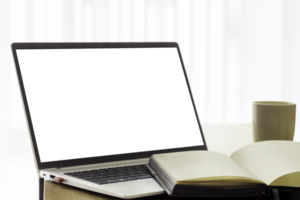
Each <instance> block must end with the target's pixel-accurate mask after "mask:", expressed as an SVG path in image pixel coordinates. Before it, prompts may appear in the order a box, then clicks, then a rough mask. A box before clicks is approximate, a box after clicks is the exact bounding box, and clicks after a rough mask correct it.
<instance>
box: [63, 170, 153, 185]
mask: <svg viewBox="0 0 300 200" xmlns="http://www.w3.org/2000/svg"><path fill="white" fill-rule="evenodd" d="M65 175H68V176H72V177H75V178H79V179H82V180H85V181H89V182H93V183H96V184H99V185H103V184H109V183H117V182H125V181H133V180H138V179H146V178H152V175H151V173H150V171H149V169H148V168H147V166H146V165H132V166H124V167H114V168H105V169H95V170H87V171H79V172H69V173H65Z"/></svg>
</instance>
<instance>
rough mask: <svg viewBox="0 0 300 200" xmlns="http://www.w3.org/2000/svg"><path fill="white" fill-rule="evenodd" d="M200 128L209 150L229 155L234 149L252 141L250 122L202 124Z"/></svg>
mask: <svg viewBox="0 0 300 200" xmlns="http://www.w3.org/2000/svg"><path fill="white" fill-rule="evenodd" d="M202 129H203V133H204V137H205V140H206V143H207V148H208V150H209V151H218V152H222V153H225V154H227V155H231V154H232V153H233V152H234V151H235V150H237V149H239V148H241V147H243V146H246V145H248V144H251V143H253V137H252V125H251V124H218V125H217V124H213V125H209V124H204V125H202Z"/></svg>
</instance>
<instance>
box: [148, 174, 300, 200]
mask: <svg viewBox="0 0 300 200" xmlns="http://www.w3.org/2000/svg"><path fill="white" fill-rule="evenodd" d="M153 176H154V178H155V180H156V182H157V183H158V184H159V185H160V186H161V187H162V188H164V190H165V191H166V193H167V194H168V195H169V196H171V197H249V196H260V195H266V196H270V195H271V193H273V195H277V196H278V193H275V194H274V191H273V189H275V191H277V190H278V191H286V192H299V193H300V188H293V187H279V186H278V187H273V186H269V187H267V188H266V190H265V192H263V193H262V194H261V193H260V194H253V195H226V196H225V195H217V194H216V195H206V196H203V195H180V194H174V193H173V192H171V191H170V190H169V189H168V188H167V187H165V185H164V184H163V183H162V181H161V180H160V178H159V177H158V176H157V175H156V174H153ZM278 199H279V197H278Z"/></svg>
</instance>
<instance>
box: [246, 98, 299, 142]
mask: <svg viewBox="0 0 300 200" xmlns="http://www.w3.org/2000/svg"><path fill="white" fill-rule="evenodd" d="M295 120H296V104H294V103H290V102H283V101H255V102H253V121H252V126H253V137H254V142H259V141H264V140H291V141H292V140H293V139H294V131H295Z"/></svg>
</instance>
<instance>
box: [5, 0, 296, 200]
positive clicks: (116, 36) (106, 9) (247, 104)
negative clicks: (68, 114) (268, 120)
mask: <svg viewBox="0 0 300 200" xmlns="http://www.w3.org/2000/svg"><path fill="white" fill-rule="evenodd" d="M299 11H300V1H297V0H0V170H1V172H2V180H1V181H0V193H1V196H3V195H4V197H7V198H9V199H17V198H23V199H36V198H37V197H38V196H37V195H38V176H37V173H36V171H35V166H34V161H33V157H32V152H31V149H30V141H29V138H28V133H27V127H26V120H25V115H24V113H23V107H22V102H21V96H20V92H19V88H18V81H17V77H16V73H15V68H14V63H13V58H12V53H11V47H10V45H11V43H13V42H157V41H175V42H178V43H179V46H180V48H181V53H182V56H183V60H184V64H185V67H186V70H187V73H188V77H189V80H190V84H191V87H192V92H193V95H194V98H195V102H196V106H197V110H198V114H199V116H200V121H201V123H202V124H241V123H243V124H245V123H247V124H250V123H251V119H252V102H253V101H262V100H273V101H291V102H294V103H297V104H298V105H300V89H299V85H300V37H299V36H300V12H299ZM49 106H51V105H49ZM297 116H298V119H297V120H296V132H295V140H296V141H300V133H299V131H298V130H299V128H298V126H299V125H300V121H299V119H300V117H299V116H300V112H299V109H298V112H297ZM204 134H205V133H204ZM216 139H217V138H216ZM53 148H56V146H55V144H53ZM3 172H4V173H3ZM20 180H22V181H20ZM16 187H18V189H17V190H16ZM12 194H13V196H12Z"/></svg>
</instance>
